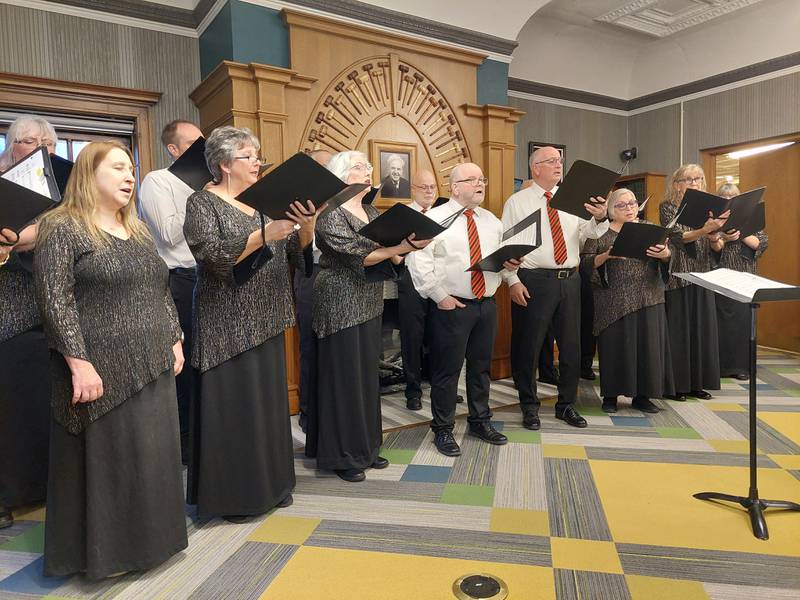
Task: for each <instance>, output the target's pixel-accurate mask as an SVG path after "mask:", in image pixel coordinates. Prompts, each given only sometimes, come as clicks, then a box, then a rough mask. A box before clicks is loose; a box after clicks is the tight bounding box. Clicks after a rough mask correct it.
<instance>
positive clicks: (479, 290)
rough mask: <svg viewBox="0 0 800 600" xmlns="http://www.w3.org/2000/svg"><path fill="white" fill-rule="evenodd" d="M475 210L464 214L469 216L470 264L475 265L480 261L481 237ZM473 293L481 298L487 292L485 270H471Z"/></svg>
mask: <svg viewBox="0 0 800 600" xmlns="http://www.w3.org/2000/svg"><path fill="white" fill-rule="evenodd" d="M474 215H475V211H474V210H472V209H471V208H470V209H467V210H465V211H464V216H465V217H467V238H469V264H471V265H474V264H475V263H478V262H480V260H481V258H482V256H481V238H480V237H479V236H478V227H477V225H475V216H474ZM470 275H471V278H472V279H471V284H472V293H473V294H475V297H476V298H478V299H479V300H480V299H481V298H483V296H484V294H486V280H485V279H484V278H483V271H470Z"/></svg>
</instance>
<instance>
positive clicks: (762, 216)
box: [726, 202, 767, 240]
mask: <svg viewBox="0 0 800 600" xmlns="http://www.w3.org/2000/svg"><path fill="white" fill-rule="evenodd" d="M766 207H767V205H766V204H765V203H764V202H759V203H758V204H756V206H755V208H754V209H753V212H752V213H751V214H750V218H749V219H748V220H747V222H746V223H745V224H744V225H742V226H741V228H740V229H739V239H740V240H741V239H743V238H746V237H747V236H748V235H753V234H754V233H758V232H759V231H761V230H762V229H764V228H765V227H766V226H767V214H766V210H767V208H766ZM726 225H727V223H726Z"/></svg>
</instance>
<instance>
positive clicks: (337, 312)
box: [306, 151, 429, 482]
mask: <svg viewBox="0 0 800 600" xmlns="http://www.w3.org/2000/svg"><path fill="white" fill-rule="evenodd" d="M328 170H329V171H331V172H332V173H333V174H334V175H336V176H337V177H339V178H340V179H341V180H342V181H344V182H345V183H347V184H352V183H370V184H371V182H372V165H371V164H369V162H367V157H366V156H365V155H364V154H363V153H361V152H355V151H347V152H340V153H339V154H336V155H334V156H333V158H331V160H330V162H329V163H328ZM368 189H369V188H367V190H368ZM367 190H364V192H362V193H360V194H358V195H356V196H354V197H353V198H351V199H350V200H348V201H347V202H345V203H344V204H343V205H342V206H341V207H339V208H337V209H335V210H332V211H330V212H328V213H327V214H325V215H323V216H322V217H321V218H320V219H319V221H318V222H317V226H316V243H317V246H318V247H319V249H320V250H321V251H322V256H321V258H320V267H321V270H320V273H319V275H318V276H317V280H316V281H315V282H314V331H315V332H316V334H317V338H318V340H319V341H318V346H317V365H318V367H317V369H318V371H317V398H316V402H317V407H316V410H314V411H312V415H314V421H315V422H314V423H309V436H308V440H307V452H306V453H307V455H308V456H316V458H317V466H318V467H319V468H320V469H327V470H332V471H334V472H335V473H336V474H337V475H338V476H339V477H340V478H342V479H343V480H345V481H350V482H358V481H363V480H364V479H365V477H366V476H365V474H364V470H365V469H367V468H369V467H372V468H374V469H384V468H386V467H387V466H389V461H387V460H386V459H385V458H382V457H380V456H378V450H379V449H380V446H381V442H382V426H381V405H380V390H379V386H378V360H379V358H380V355H381V314H382V313H383V281H382V280H381V278H380V276H379V275H376V276H373V275H374V274H377V273H379V272H380V269H381V267H382V266H388V265H389V264H390V263H394V264H399V263H400V262H401V261H402V255H404V254H406V253H408V252H412V251H414V250H418V249H421V248H424V247H425V246H427V245H428V243H429V240H427V241H419V242H415V241H414V240H413V239H412V240H410V241H409V240H404V241H403V242H401V243H400V244H398V245H397V246H392V247H389V248H383V247H381V246H379V245H378V244H377V243H376V242H373V241H372V240H370V239H368V238H366V237H364V236H362V235H359V233H358V231H359V230H360V229H361V228H362V227H364V225H366V224H367V223H369V222H370V221H372V220H374V219H375V218H377V217H378V215H379V214H380V213H379V212H378V210H377V209H376V208H374V207H373V206H372V205H371V204H367V205H364V204H362V203H361V199H362V198H363V197H364V195H365V194H366V193H367ZM391 270H392V269H389V271H391ZM373 271H374V272H375V273H373Z"/></svg>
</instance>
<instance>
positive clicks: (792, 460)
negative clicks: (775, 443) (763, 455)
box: [767, 454, 800, 470]
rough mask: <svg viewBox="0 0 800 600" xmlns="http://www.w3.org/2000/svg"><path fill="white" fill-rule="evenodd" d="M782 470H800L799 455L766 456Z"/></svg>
mask: <svg viewBox="0 0 800 600" xmlns="http://www.w3.org/2000/svg"><path fill="white" fill-rule="evenodd" d="M767 456H769V457H770V458H771V459H772V461H773V462H774V463H775V464H777V465H778V466H779V467H781V468H782V469H792V470H794V469H800V454H767Z"/></svg>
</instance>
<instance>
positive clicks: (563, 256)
mask: <svg viewBox="0 0 800 600" xmlns="http://www.w3.org/2000/svg"><path fill="white" fill-rule="evenodd" d="M544 197H545V198H547V217H548V218H549V219H550V233H551V234H552V236H553V257H554V258H555V259H556V264H557V265H563V264H564V263H565V262H567V243H566V242H565V241H564V232H563V231H562V230H561V220H560V219H559V218H558V211H557V210H556V209H555V208H553V207H552V206H550V198H552V197H553V194H551V193H550V192H545V193H544Z"/></svg>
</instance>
